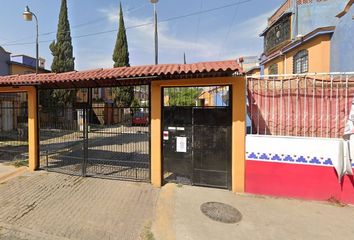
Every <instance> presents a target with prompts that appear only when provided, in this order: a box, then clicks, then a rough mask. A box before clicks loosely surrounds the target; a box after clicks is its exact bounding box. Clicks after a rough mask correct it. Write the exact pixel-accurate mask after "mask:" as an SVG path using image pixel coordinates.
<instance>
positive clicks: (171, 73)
mask: <svg viewBox="0 0 354 240" xmlns="http://www.w3.org/2000/svg"><path fill="white" fill-rule="evenodd" d="M234 73H236V74H242V73H243V70H242V68H241V67H240V65H239V64H238V63H237V62H236V61H235V60H230V61H217V62H201V63H193V64H159V65H147V66H134V67H120V68H111V69H96V70H89V71H72V72H66V73H58V74H56V73H46V74H26V75H10V76H2V77H0V87H1V86H21V85H39V86H40V87H43V88H70V87H109V86H115V85H134V84H146V83H149V82H150V81H153V80H164V79H182V78H183V79H185V78H203V77H222V76H231V75H232V74H234Z"/></svg>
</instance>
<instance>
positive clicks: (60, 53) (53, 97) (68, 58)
mask: <svg viewBox="0 0 354 240" xmlns="http://www.w3.org/2000/svg"><path fill="white" fill-rule="evenodd" d="M49 49H50V50H51V52H52V55H53V62H52V66H51V68H52V72H55V73H62V72H69V71H73V70H74V67H75V64H74V60H75V58H74V57H73V46H72V43H71V35H70V23H69V20H68V7H67V1H66V0H62V1H61V7H60V13H59V22H58V29H57V39H56V41H53V42H52V43H51V44H50V46H49ZM75 100H76V90H71V91H68V90H64V89H55V90H42V91H41V93H40V103H41V105H42V106H43V107H44V108H53V109H55V108H57V107H62V106H66V105H67V104H68V103H73V102H74V101H75Z"/></svg>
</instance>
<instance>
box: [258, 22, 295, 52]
mask: <svg viewBox="0 0 354 240" xmlns="http://www.w3.org/2000/svg"><path fill="white" fill-rule="evenodd" d="M290 26H291V16H290V15H287V16H284V17H282V18H280V19H279V20H278V22H277V23H275V24H274V25H273V26H272V27H270V28H269V30H268V31H267V32H266V34H265V36H264V51H265V52H267V53H268V52H270V51H272V50H273V49H274V48H276V47H277V46H279V45H281V44H282V43H284V42H285V41H288V40H290V37H291V27H290Z"/></svg>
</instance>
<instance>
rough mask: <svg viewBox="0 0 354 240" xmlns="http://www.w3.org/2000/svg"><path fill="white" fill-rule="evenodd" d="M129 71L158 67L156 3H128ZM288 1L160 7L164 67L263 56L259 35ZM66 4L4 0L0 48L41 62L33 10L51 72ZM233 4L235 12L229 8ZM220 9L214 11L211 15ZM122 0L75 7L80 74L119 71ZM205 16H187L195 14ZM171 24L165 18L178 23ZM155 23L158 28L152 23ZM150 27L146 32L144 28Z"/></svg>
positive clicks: (74, 1) (186, 1)
mask: <svg viewBox="0 0 354 240" xmlns="http://www.w3.org/2000/svg"><path fill="white" fill-rule="evenodd" d="M121 2H122V6H123V13H124V21H125V26H126V28H127V38H128V46H129V54H130V64H131V65H132V66H136V65H149V64H153V63H154V40H153V37H154V35H153V25H152V23H153V6H152V4H151V3H150V1H149V0H122V1H121ZM283 2H284V0H159V2H158V4H157V5H156V7H157V12H158V19H159V23H158V31H159V63H162V64H163V63H183V54H184V53H185V54H186V60H187V63H193V62H203V61H217V60H230V59H236V58H238V57H242V56H252V55H257V56H259V55H260V54H261V53H262V48H263V40H262V38H261V37H259V34H260V33H261V32H262V31H263V30H264V29H265V27H266V25H267V18H268V17H270V16H271V15H272V13H273V12H274V11H275V10H276V9H277V7H279V6H280V5H281V4H282V3H283ZM60 4H61V0H45V1H44V0H1V5H0V46H2V47H3V48H4V49H5V50H6V51H8V52H11V53H12V54H26V55H29V56H33V57H34V56H35V44H34V42H35V24H34V22H25V21H24V20H23V18H22V12H23V10H24V8H25V6H26V5H28V6H29V7H30V9H31V11H32V12H34V13H35V14H36V15H37V17H38V21H39V35H40V36H39V39H40V48H39V51H40V53H39V55H40V57H43V58H45V59H46V68H47V69H50V65H51V62H52V55H51V52H50V50H49V44H50V43H51V41H53V40H55V38H56V30H57V24H58V16H59V10H60ZM228 5H230V6H228ZM223 6H228V7H226V8H220V9H218V10H215V11H207V10H208V9H213V8H219V7H223ZM118 11H119V0H68V14H69V21H70V26H71V36H72V37H73V39H72V42H73V47H74V57H75V69H76V70H87V69H98V68H110V67H112V66H113V60H112V53H113V49H114V45H115V41H116V37H117V29H118ZM201 11H206V12H204V13H202V14H197V15H193V14H192V16H188V17H181V16H186V15H191V13H195V12H201ZM171 18H172V20H169V21H166V19H171ZM149 23H151V24H149ZM144 24H149V25H145V26H140V27H139V25H144Z"/></svg>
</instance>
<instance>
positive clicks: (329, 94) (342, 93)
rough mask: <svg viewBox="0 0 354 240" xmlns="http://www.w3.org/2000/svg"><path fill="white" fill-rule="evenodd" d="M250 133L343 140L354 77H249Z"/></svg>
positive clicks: (349, 75) (248, 106) (352, 94)
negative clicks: (341, 138)
mask: <svg viewBox="0 0 354 240" xmlns="http://www.w3.org/2000/svg"><path fill="white" fill-rule="evenodd" d="M247 89H248V94H247V96H248V104H247V110H248V117H249V120H250V128H251V129H250V133H251V134H260V135H278V136H303V137H323V138H340V137H342V136H343V134H344V128H345V124H346V122H347V120H348V117H349V113H350V110H351V107H352V101H353V97H354V73H321V74H303V75H267V76H256V77H255V76H248V77H247Z"/></svg>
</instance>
